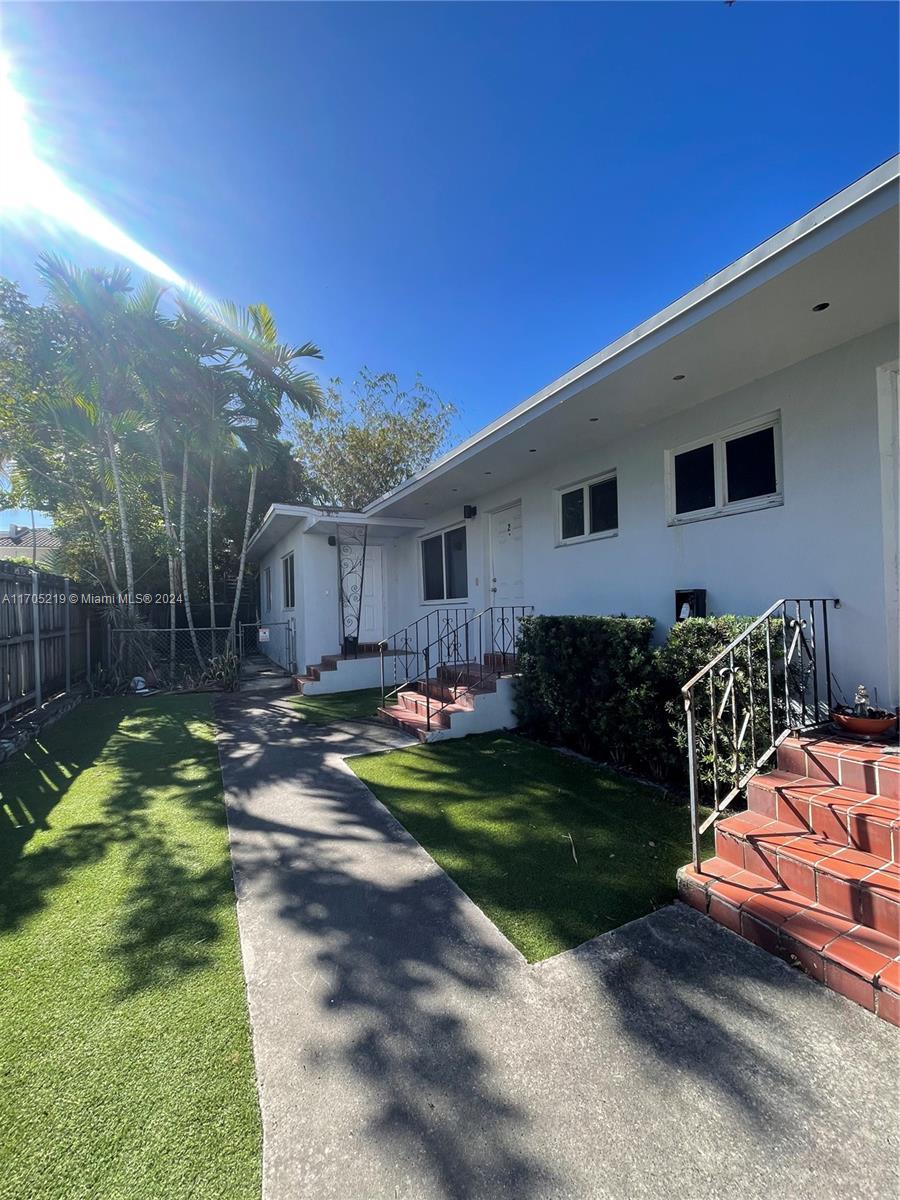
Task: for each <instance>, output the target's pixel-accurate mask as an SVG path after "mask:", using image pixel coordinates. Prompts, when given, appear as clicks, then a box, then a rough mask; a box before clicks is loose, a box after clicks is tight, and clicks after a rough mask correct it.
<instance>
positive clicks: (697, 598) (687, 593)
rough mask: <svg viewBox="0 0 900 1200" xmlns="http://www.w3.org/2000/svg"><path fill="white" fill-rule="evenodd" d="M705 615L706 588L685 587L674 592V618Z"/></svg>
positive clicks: (677, 619) (683, 619) (679, 619)
mask: <svg viewBox="0 0 900 1200" xmlns="http://www.w3.org/2000/svg"><path fill="white" fill-rule="evenodd" d="M705 616H706V588H687V589H685V590H684V591H680V592H676V593H675V620H676V621H686V620H687V619H688V617H705Z"/></svg>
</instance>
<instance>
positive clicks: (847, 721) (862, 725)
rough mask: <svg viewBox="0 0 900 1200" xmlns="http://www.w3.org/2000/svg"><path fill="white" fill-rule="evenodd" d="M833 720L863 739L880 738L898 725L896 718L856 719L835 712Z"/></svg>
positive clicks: (832, 716) (846, 714)
mask: <svg viewBox="0 0 900 1200" xmlns="http://www.w3.org/2000/svg"><path fill="white" fill-rule="evenodd" d="M831 718H832V720H833V721H834V722H835V724H836V725H840V727H841V729H846V730H847V732H848V733H856V734H860V735H861V736H862V737H878V736H879V735H880V734H882V733H887V731H888V730H889V729H891V728H893V726H894V725H896V724H897V718H896V717H854V716H851V715H850V714H848V713H840V712H833V713H832V714H831Z"/></svg>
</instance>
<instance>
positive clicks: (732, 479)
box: [725, 425, 778, 504]
mask: <svg viewBox="0 0 900 1200" xmlns="http://www.w3.org/2000/svg"><path fill="white" fill-rule="evenodd" d="M725 469H726V472H727V479H728V503H729V504H733V503H734V502H735V501H737V500H750V499H752V498H753V497H754V496H771V495H772V494H773V493H774V492H777V491H778V480H777V478H776V473H775V430H774V429H773V428H772V426H771V425H770V426H769V428H768V429H757V430H756V432H755V433H747V434H744V436H743V437H736V438H732V439H731V440H730V441H728V442H726V443H725Z"/></svg>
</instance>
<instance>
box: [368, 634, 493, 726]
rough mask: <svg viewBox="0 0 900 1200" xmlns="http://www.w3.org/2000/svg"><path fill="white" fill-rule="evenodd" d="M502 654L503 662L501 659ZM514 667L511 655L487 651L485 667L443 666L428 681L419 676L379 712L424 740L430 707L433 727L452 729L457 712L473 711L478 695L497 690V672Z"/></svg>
mask: <svg viewBox="0 0 900 1200" xmlns="http://www.w3.org/2000/svg"><path fill="white" fill-rule="evenodd" d="M501 658H502V659H503V662H502V663H501V662H500V661H499V660H500V659H501ZM492 659H496V660H497V661H491V660H492ZM514 671H515V659H514V658H512V656H510V655H507V656H505V657H504V656H502V655H489V654H486V655H485V665H484V667H481V666H480V665H479V664H478V663H461V664H455V665H454V666H440V667H438V668H437V671H436V678H435V679H431V680H429V681H428V682H427V683H426V682H425V681H424V680H421V679H420V680H419V681H418V682H416V683H413V684H410V686H409V687H408V688H403V689H402V690H401V691H400V692H398V693H397V703H396V704H394V705H391V706H390V707H387V706H386V707H384V708H379V710H378V715H379V716H380V717H381V718H382V719H383V720H385V721H388V722H389V723H390V724H392V725H396V726H397V727H398V728H399V729H404V730H406V732H407V733H413V734H415V735H416V737H418V738H419V740H420V741H425V740H426V739H427V737H428V717H427V714H428V710H429V709H430V710H431V728H432V730H439V729H450V728H451V726H452V723H453V717H454V714H456V713H464V712H471V711H472V710H473V709H474V708H475V706H476V705H477V703H478V697H479V696H484V695H487V694H489V693H491V692H496V690H497V677H498V675H500V674H501V673H502V674H511V673H513V672H514ZM448 701H449V703H448Z"/></svg>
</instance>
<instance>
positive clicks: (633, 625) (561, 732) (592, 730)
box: [516, 616, 658, 774]
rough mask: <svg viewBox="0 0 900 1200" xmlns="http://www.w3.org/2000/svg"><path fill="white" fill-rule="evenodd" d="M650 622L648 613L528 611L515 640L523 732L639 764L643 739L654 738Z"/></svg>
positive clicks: (518, 707)
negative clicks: (558, 614)
mask: <svg viewBox="0 0 900 1200" xmlns="http://www.w3.org/2000/svg"><path fill="white" fill-rule="evenodd" d="M654 624H655V622H654V621H653V618H652V617H569V616H563V617H546V616H540V617H528V618H526V619H525V620H524V621H523V622H522V635H521V640H520V642H519V645H518V648H517V663H518V669H519V672H520V677H519V683H518V687H517V689H516V715H517V717H518V720H519V724H520V726H521V728H522V730H523V732H525V733H529V734H531V735H532V736H533V737H537V738H540V739H541V740H543V741H549V742H553V743H555V744H558V745H562V746H568V747H569V748H570V749H572V750H577V751H579V752H580V753H581V754H587V755H590V757H591V758H596V759H600V760H601V761H604V762H610V763H614V764H616V765H618V766H631V767H633V768H634V769H635V770H641V769H642V763H641V745H642V744H643V745H644V746H647V745H649V744H652V741H653V738H652V736H651V737H650V738H647V732H649V731H648V729H647V726H648V713H650V714H652V713H653V711H654V708H655V707H657V708H658V706H656V705H655V704H654V688H653V652H652V650H651V648H650V640H651V638H652V636H653V627H654ZM656 729H657V730H658V722H657V724H656ZM643 773H644V774H646V773H647V771H646V769H644V771H643Z"/></svg>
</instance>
